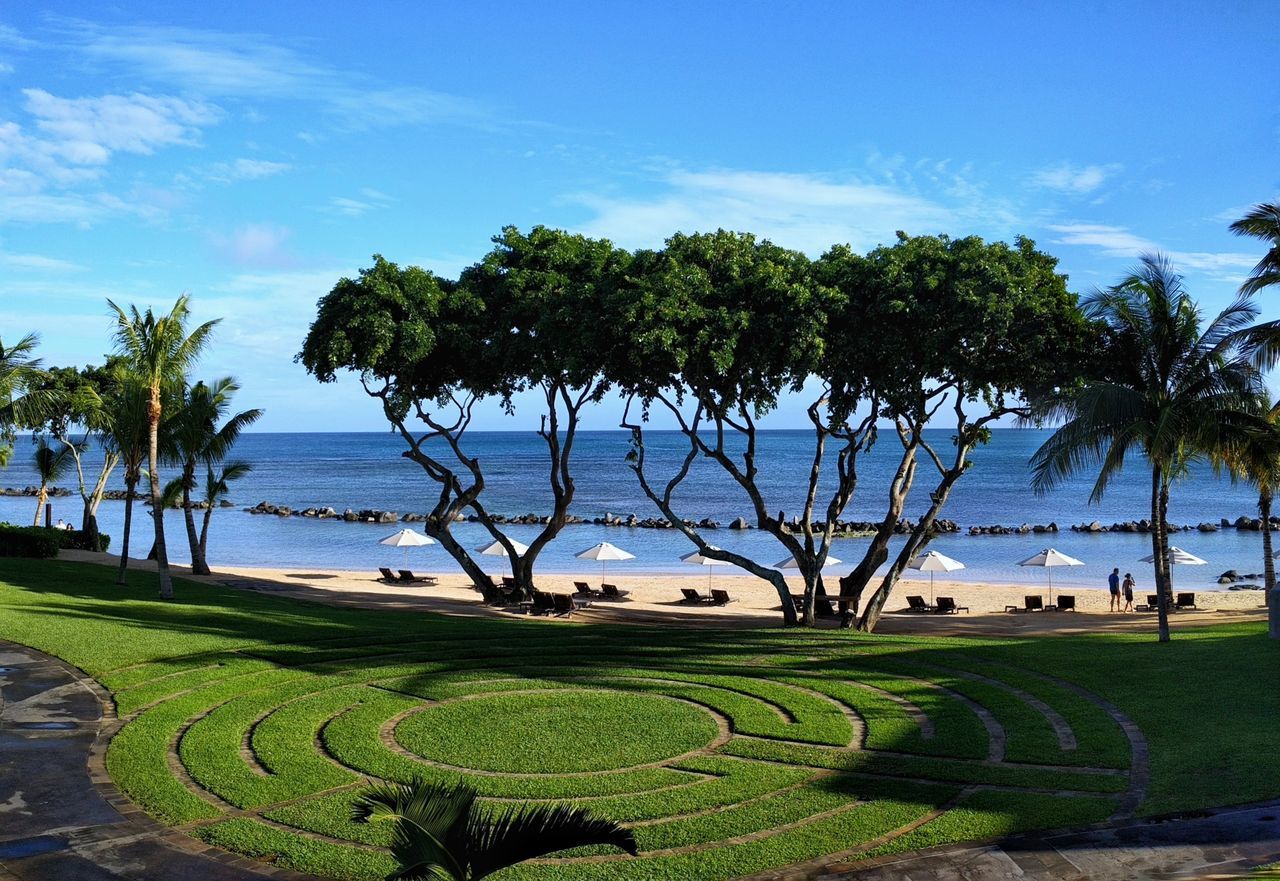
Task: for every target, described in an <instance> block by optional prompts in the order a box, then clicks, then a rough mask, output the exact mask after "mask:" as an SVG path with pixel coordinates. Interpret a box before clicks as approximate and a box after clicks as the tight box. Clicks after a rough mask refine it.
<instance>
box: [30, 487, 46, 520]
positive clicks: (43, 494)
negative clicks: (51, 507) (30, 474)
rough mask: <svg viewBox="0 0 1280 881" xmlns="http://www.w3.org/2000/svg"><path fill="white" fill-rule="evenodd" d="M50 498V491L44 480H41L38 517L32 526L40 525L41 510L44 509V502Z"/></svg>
mask: <svg viewBox="0 0 1280 881" xmlns="http://www.w3.org/2000/svg"><path fill="white" fill-rule="evenodd" d="M48 500H49V491H48V489H46V488H45V483H44V481H41V482H40V491H39V492H38V493H36V519H35V520H32V521H31V525H32V526H39V525H40V512H42V511H43V510H44V503H45V502H47V501H48Z"/></svg>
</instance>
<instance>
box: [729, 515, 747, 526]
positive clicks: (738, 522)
mask: <svg viewBox="0 0 1280 881" xmlns="http://www.w3.org/2000/svg"><path fill="white" fill-rule="evenodd" d="M729 528H730V529H750V528H751V524H750V523H748V522H747V518H745V517H737V518H735V519H734V521H733V522H732V523H730V524H729Z"/></svg>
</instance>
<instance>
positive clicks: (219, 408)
mask: <svg viewBox="0 0 1280 881" xmlns="http://www.w3.org/2000/svg"><path fill="white" fill-rule="evenodd" d="M239 390H240V385H239V384H238V383H237V382H236V381H235V380H234V379H232V378H231V377H229V376H228V377H223V378H222V379H217V380H214V382H213V384H212V385H205V384H204V383H203V382H197V383H196V384H195V385H193V386H191V387H190V388H188V389H187V390H186V393H185V394H184V395H183V399H182V404H181V410H179V411H178V412H177V413H175V414H174V418H173V420H172V423H171V425H170V429H169V437H170V441H171V443H172V446H173V453H174V458H175V460H176V462H177V463H178V465H180V467H181V468H182V477H181V481H182V513H183V520H184V522H185V523H186V527H187V543H188V544H189V545H190V549H191V571H192V572H194V573H195V574H197V575H208V574H209V565H208V563H207V562H206V561H205V557H204V546H203V544H202V542H201V541H200V536H199V535H198V534H197V533H196V524H195V514H194V513H193V507H194V505H193V501H192V493H193V492H194V491H195V489H196V467H197V466H198V465H200V464H204V465H206V466H210V467H212V466H213V465H216V464H218V463H219V462H221V461H222V460H223V459H225V458H226V457H227V454H228V453H229V452H230V451H231V448H232V447H233V446H234V445H235V442H236V440H237V439H238V438H239V437H240V433H241V432H242V431H243V430H244V429H245V428H247V427H248V426H250V425H252V424H253V423H254V422H256V421H257V420H258V418H259V417H260V416H261V415H262V411H261V410H245V411H244V412H243V413H237V414H235V415H234V416H232V417H230V418H227V410H228V409H229V408H230V406H231V399H232V397H233V396H234V395H235V393H236V392H237V391H239ZM224 420H225V421H224ZM219 423H222V424H221V425H219Z"/></svg>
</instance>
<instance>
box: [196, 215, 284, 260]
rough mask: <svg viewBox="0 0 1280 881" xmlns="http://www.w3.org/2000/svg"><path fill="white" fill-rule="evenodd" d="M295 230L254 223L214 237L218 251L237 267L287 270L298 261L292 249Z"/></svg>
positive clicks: (212, 237) (216, 250)
mask: <svg viewBox="0 0 1280 881" xmlns="http://www.w3.org/2000/svg"><path fill="white" fill-rule="evenodd" d="M292 236H293V231H292V230H290V229H288V228H286V227H283V226H274V225H272V224H265V223H250V224H246V225H245V226H242V227H239V228H238V229H235V230H233V231H232V232H230V233H227V234H215V235H213V236H211V237H210V240H211V242H212V244H213V248H214V251H215V252H216V253H217V254H218V255H219V256H220V257H222V258H223V259H224V260H226V261H228V262H229V263H231V264H233V265H235V266H241V267H245V266H247V267H256V268H264V269H285V268H288V267H291V266H295V265H296V264H297V259H296V258H295V257H294V256H293V254H292V253H291V252H290V251H289V250H288V247H287V246H288V242H289V240H290V239H291V238H292Z"/></svg>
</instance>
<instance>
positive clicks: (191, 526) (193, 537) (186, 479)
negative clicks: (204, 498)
mask: <svg viewBox="0 0 1280 881" xmlns="http://www.w3.org/2000/svg"><path fill="white" fill-rule="evenodd" d="M195 473H196V462H195V460H194V459H188V460H187V462H186V463H185V464H184V465H183V468H182V520H183V523H185V524H186V527H187V545H188V546H189V547H190V549H191V572H192V573H193V574H195V575H208V574H209V567H208V565H206V564H205V561H204V555H203V554H202V553H201V552H200V536H199V534H197V533H196V516H195V513H194V512H193V510H192V507H191V506H192V502H191V485H192V484H193V483H194V482H195Z"/></svg>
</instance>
